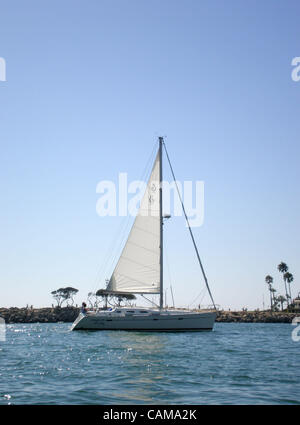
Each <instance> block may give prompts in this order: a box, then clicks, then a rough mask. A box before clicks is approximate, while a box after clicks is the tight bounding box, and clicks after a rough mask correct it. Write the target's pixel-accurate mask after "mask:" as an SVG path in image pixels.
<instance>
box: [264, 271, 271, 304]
mask: <svg viewBox="0 0 300 425" xmlns="http://www.w3.org/2000/svg"><path fill="white" fill-rule="evenodd" d="M265 281H266V282H267V284H268V286H269V291H270V301H271V310H273V300H272V285H271V283H273V278H272V276H270V275H269V274H268V275H267V276H266V277H265Z"/></svg>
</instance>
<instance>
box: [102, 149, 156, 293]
mask: <svg viewBox="0 0 300 425" xmlns="http://www.w3.org/2000/svg"><path fill="white" fill-rule="evenodd" d="M159 182H160V155H159V152H158V154H157V156H156V159H155V162H154V165H153V168H152V172H151V175H150V178H149V180H148V184H147V187H146V190H145V194H144V196H143V198H142V200H141V204H140V208H139V211H138V214H137V216H136V218H135V221H134V223H133V226H132V228H131V231H130V234H129V236H128V239H127V242H126V244H125V246H124V248H123V251H122V254H121V256H120V258H119V261H118V263H117V265H116V267H115V270H114V272H113V274H112V276H111V278H110V281H109V284H108V286H107V290H108V291H111V292H125V293H126V292H130V293H135V294H137V293H142V294H146V293H152V294H156V293H159V292H160V232H161V225H160V196H159V184H160V183H159Z"/></svg>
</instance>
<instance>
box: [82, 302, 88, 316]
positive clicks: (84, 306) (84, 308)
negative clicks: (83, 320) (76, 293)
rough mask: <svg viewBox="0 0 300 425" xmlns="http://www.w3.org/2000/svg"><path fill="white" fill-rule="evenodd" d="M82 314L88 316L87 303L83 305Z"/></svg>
mask: <svg viewBox="0 0 300 425" xmlns="http://www.w3.org/2000/svg"><path fill="white" fill-rule="evenodd" d="M81 313H83V314H86V313H87V308H86V303H85V302H83V303H82V305H81Z"/></svg>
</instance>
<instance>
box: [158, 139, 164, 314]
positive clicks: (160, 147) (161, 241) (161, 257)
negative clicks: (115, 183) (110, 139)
mask: <svg viewBox="0 0 300 425" xmlns="http://www.w3.org/2000/svg"><path fill="white" fill-rule="evenodd" d="M158 139H159V220H160V243H159V248H160V259H159V263H160V302H159V307H160V309H162V308H163V306H164V295H163V294H164V293H163V279H164V267H163V266H164V262H163V258H164V257H163V215H162V150H163V143H164V139H163V137H159V138H158Z"/></svg>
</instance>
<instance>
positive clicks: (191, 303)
mask: <svg viewBox="0 0 300 425" xmlns="http://www.w3.org/2000/svg"><path fill="white" fill-rule="evenodd" d="M204 290H205V288H204V289H202V290H201V291H200V292H199V294H198V295H197V296H196V298H194V299H193V301H191V302H190V303H189V304H188V305H189V306H191V305H193V304H194V303H195V302H196V301H197V299H198V298H199V297H200V296H201V295H202V294H203V291H204ZM204 295H205V294H204ZM204 295H203V296H202V299H201V301H202V300H203V297H204Z"/></svg>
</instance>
